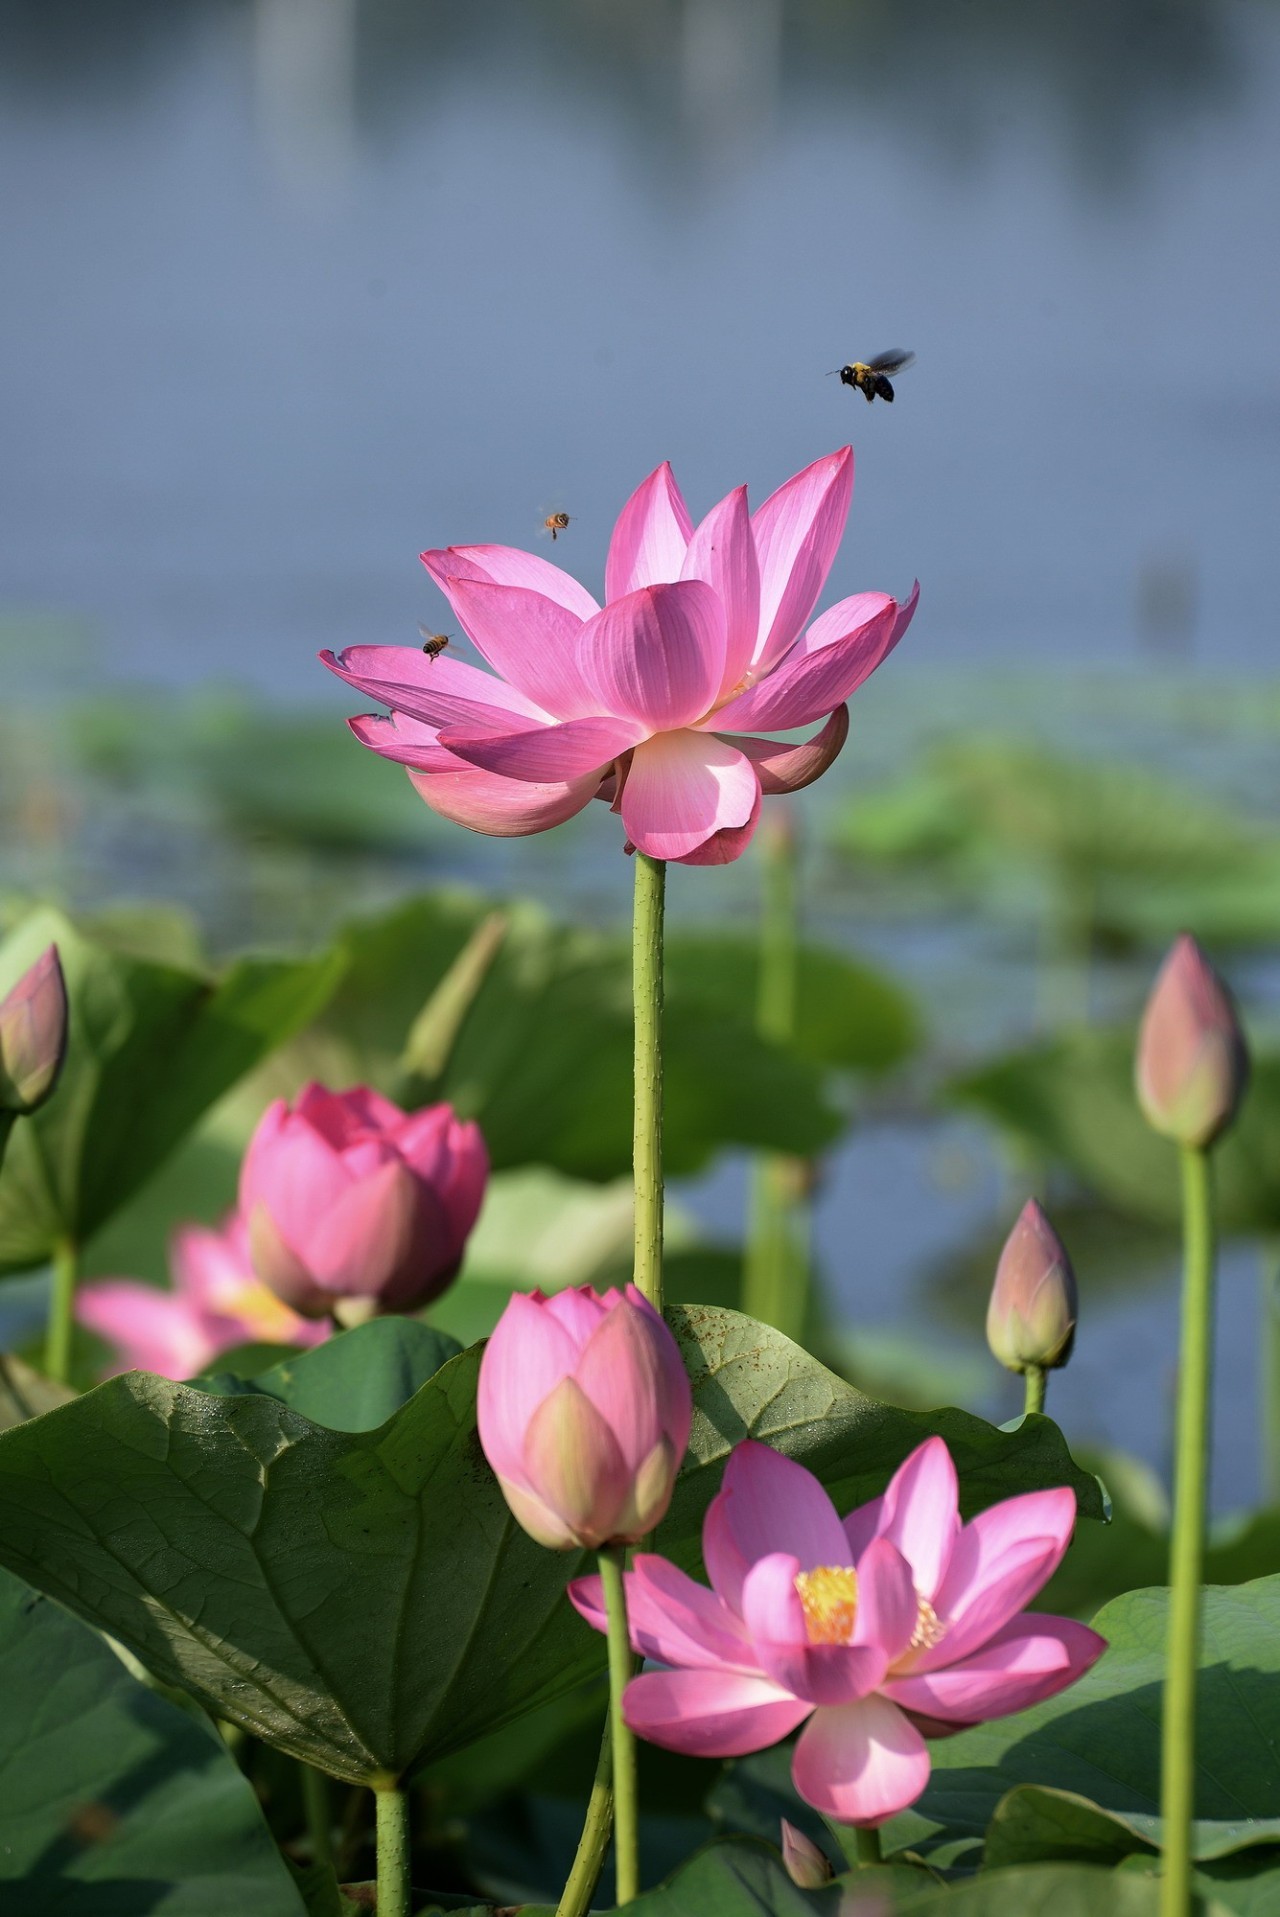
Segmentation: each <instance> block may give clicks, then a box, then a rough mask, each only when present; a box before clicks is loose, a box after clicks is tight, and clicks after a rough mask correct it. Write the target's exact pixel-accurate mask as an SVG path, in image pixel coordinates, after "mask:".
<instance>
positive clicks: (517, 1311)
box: [476, 1285, 693, 1551]
mask: <svg viewBox="0 0 1280 1917" xmlns="http://www.w3.org/2000/svg"><path fill="white" fill-rule="evenodd" d="M476 1416H477V1420H478V1422H479V1427H480V1443H481V1445H482V1446H483V1448H484V1454H485V1456H486V1458H488V1460H489V1463H490V1464H491V1465H492V1466H493V1470H494V1474H495V1476H496V1477H497V1480H498V1483H499V1484H500V1485H501V1486H502V1495H503V1497H504V1498H505V1499H506V1501H507V1503H508V1505H509V1506H510V1508H511V1512H512V1515H513V1516H514V1517H515V1519H516V1521H517V1523H518V1524H520V1525H522V1526H523V1527H524V1529H525V1530H526V1531H527V1532H528V1533H529V1535H530V1537H532V1538H536V1539H537V1541H538V1543H539V1544H545V1545H547V1546H549V1547H550V1549H551V1550H553V1551H572V1550H576V1549H579V1548H582V1547H586V1548H589V1549H596V1548H598V1547H599V1546H600V1545H602V1544H630V1543H632V1542H634V1541H635V1539H637V1538H642V1537H643V1536H644V1535H645V1533H646V1532H647V1531H651V1530H652V1529H653V1526H654V1525H655V1524H657V1522H658V1521H659V1519H660V1518H662V1517H663V1516H665V1514H666V1509H667V1506H668V1504H669V1503H670V1502H671V1489H672V1486H673V1485H674V1483H675V1480H676V1472H677V1471H678V1470H679V1469H680V1464H681V1460H682V1459H683V1457H684V1453H685V1446H686V1445H687V1444H688V1442H689V1425H690V1422H691V1420H692V1417H693V1394H692V1392H691V1390H690V1386H689V1377H688V1373H687V1372H686V1371H685V1368H684V1362H683V1360H682V1358H681V1356H680V1347H679V1346H678V1345H677V1344H676V1341H675V1339H674V1338H673V1337H672V1335H671V1333H670V1332H669V1331H668V1329H667V1327H666V1324H665V1323H664V1322H663V1320H662V1318H661V1317H660V1316H659V1314H658V1313H657V1312H656V1311H655V1310H654V1308H653V1306H652V1305H651V1304H650V1303H649V1301H648V1299H647V1298H645V1297H644V1296H643V1294H642V1293H641V1292H639V1291H637V1289H636V1287H635V1286H634V1285H628V1286H627V1289H626V1292H625V1293H622V1292H618V1291H607V1292H605V1294H604V1296H603V1297H601V1296H600V1295H599V1294H598V1293H597V1292H595V1291H593V1290H592V1289H591V1286H590V1285H580V1286H578V1287H576V1288H575V1289H571V1290H568V1291H561V1292H558V1293H557V1294H556V1296H555V1297H554V1298H546V1297H544V1296H543V1294H542V1293H541V1292H540V1291H533V1292H529V1293H527V1294H526V1293H523V1292H516V1293H515V1295H514V1296H513V1297H512V1299H511V1301H510V1303H509V1304H508V1305H507V1308H506V1310H505V1311H504V1312H503V1314H502V1316H501V1318H500V1319H499V1320H498V1324H497V1328H496V1329H495V1331H494V1334H493V1336H492V1337H491V1338H490V1340H489V1342H488V1344H487V1345H486V1346H485V1351H484V1357H483V1358H482V1359H481V1361H480V1384H479V1391H478V1397H477V1404H476Z"/></svg>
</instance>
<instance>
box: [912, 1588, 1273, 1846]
mask: <svg viewBox="0 0 1280 1917" xmlns="http://www.w3.org/2000/svg"><path fill="white" fill-rule="evenodd" d="M1168 1599H1169V1594H1168V1592H1167V1591H1166V1590H1149V1591H1130V1592H1127V1593H1126V1594H1125V1595H1124V1596H1123V1597H1119V1598H1116V1599H1115V1600H1114V1601H1113V1602H1112V1603H1110V1604H1107V1605H1104V1607H1103V1609H1102V1610H1101V1611H1100V1612H1099V1613H1098V1615H1097V1617H1096V1618H1095V1620H1094V1623H1095V1625H1096V1627H1097V1629H1098V1630H1099V1631H1101V1633H1102V1635H1103V1636H1104V1637H1105V1638H1106V1639H1107V1640H1108V1642H1109V1645H1110V1649H1109V1650H1108V1651H1107V1652H1106V1654H1105V1655H1104V1656H1103V1657H1102V1658H1101V1659H1100V1660H1099V1661H1098V1663H1097V1664H1096V1665H1095V1666H1094V1668H1093V1670H1092V1671H1090V1672H1089V1673H1088V1674H1087V1675H1086V1676H1085V1677H1083V1678H1081V1680H1080V1681H1079V1683H1077V1684H1074V1685H1072V1687H1071V1688H1070V1689H1069V1690H1067V1691H1064V1692H1062V1693H1061V1695H1060V1696H1058V1697H1055V1698H1051V1699H1050V1700H1049V1702H1048V1703H1047V1704H1041V1705H1038V1706H1037V1707H1036V1708H1035V1709H1033V1710H1029V1711H1023V1712H1021V1713H1019V1714H1018V1715H1017V1716H1016V1717H1009V1718H999V1719H997V1720H995V1721H994V1722H993V1723H990V1724H981V1725H977V1726H975V1728H974V1729H972V1730H968V1731H963V1732H961V1734H960V1735H959V1736H958V1737H953V1738H947V1739H944V1740H943V1741H942V1742H941V1743H938V1744H935V1745H934V1746H933V1775H932V1777H931V1778H930V1781H929V1786H928V1789H927V1790H926V1791H925V1794H924V1796H923V1797H922V1798H921V1799H920V1801H919V1803H918V1804H917V1805H916V1806H915V1808H914V1810H911V1811H908V1812H906V1813H905V1814H904V1815H903V1817H901V1818H899V1819H895V1820H894V1822H893V1823H892V1824H891V1825H890V1826H889V1827H888V1836H889V1839H890V1841H891V1842H893V1843H894V1844H895V1845H896V1844H902V1843H917V1844H920V1843H923V1844H926V1845H927V1844H928V1843H930V1842H931V1841H932V1840H933V1839H934V1838H936V1837H937V1836H938V1835H939V1834H942V1833H945V1834H946V1835H947V1836H948V1837H950V1838H954V1837H956V1836H957V1835H958V1834H969V1835H971V1836H975V1837H976V1836H980V1835H981V1834H982V1833H983V1832H985V1831H986V1829H987V1827H988V1825H989V1824H990V1823H991V1821H992V1818H993V1817H994V1816H995V1813H996V1810H997V1807H998V1805H999V1804H1000V1801H1001V1799H1003V1798H1004V1796H1005V1793H1006V1792H1007V1791H1009V1790H1010V1789H1012V1788H1014V1787H1015V1786H1018V1785H1028V1784H1035V1785H1043V1786H1047V1787H1049V1788H1051V1789H1053V1790H1057V1791H1065V1792H1072V1793H1074V1794H1075V1795H1076V1796H1078V1797H1080V1798H1083V1799H1086V1800H1088V1802H1089V1803H1090V1804H1092V1805H1093V1806H1096V1808H1097V1810H1098V1812H1099V1814H1101V1815H1105V1816H1106V1817H1108V1818H1109V1819H1110V1820H1111V1821H1112V1822H1113V1824H1115V1825H1116V1826H1117V1827H1118V1829H1119V1831H1120V1832H1122V1833H1127V1836H1126V1835H1119V1836H1118V1837H1117V1840H1116V1841H1117V1844H1118V1845H1119V1846H1120V1847H1126V1846H1127V1845H1128V1843H1129V1840H1130V1839H1137V1840H1138V1841H1139V1842H1141V1843H1148V1844H1151V1845H1153V1846H1158V1845H1159V1843H1160V1841H1161V1828H1162V1827H1161V1822H1160V1696H1161V1684H1162V1682H1163V1678H1164V1655H1165V1636H1166V1628H1167V1621H1168ZM1202 1641H1203V1650H1202V1653H1201V1666H1200V1677H1199V1682H1198V1685H1197V1693H1196V1697H1197V1701H1196V1811H1197V1822H1196V1824H1195V1827H1194V1833H1193V1836H1194V1854H1195V1856H1197V1857H1198V1858H1201V1859H1206V1860H1207V1859H1213V1858H1218V1857H1224V1856H1227V1855H1229V1854H1230V1853H1231V1852H1233V1851H1238V1850H1245V1849H1248V1848H1250V1847H1252V1846H1254V1845H1265V1844H1276V1843H1280V1577H1270V1578H1258V1579H1255V1580H1254V1582H1252V1583H1250V1584H1240V1585H1232V1586H1218V1585H1211V1586H1209V1587H1208V1588H1207V1589H1206V1591H1205V1594H1204V1611H1203V1626H1202ZM1004 1848H1005V1854H1007V1851H1008V1841H1007V1838H1006V1841H1005V1847H1004Z"/></svg>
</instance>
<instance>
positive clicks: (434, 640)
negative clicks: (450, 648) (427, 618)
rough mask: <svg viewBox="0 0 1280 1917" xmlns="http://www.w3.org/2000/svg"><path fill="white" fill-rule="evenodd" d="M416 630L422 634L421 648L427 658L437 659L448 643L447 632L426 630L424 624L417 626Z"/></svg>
mask: <svg viewBox="0 0 1280 1917" xmlns="http://www.w3.org/2000/svg"><path fill="white" fill-rule="evenodd" d="M418 631H419V632H420V633H421V634H422V650H423V651H424V652H425V653H426V655H427V657H428V659H438V658H439V657H440V654H441V653H442V652H443V651H444V649H445V647H446V646H447V645H448V643H449V635H448V633H447V632H428V631H427V629H426V627H425V626H419V627H418Z"/></svg>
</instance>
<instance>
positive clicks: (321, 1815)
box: [298, 1758, 333, 1865]
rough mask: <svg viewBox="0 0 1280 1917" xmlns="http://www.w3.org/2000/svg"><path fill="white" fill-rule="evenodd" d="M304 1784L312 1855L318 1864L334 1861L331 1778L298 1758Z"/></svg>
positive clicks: (303, 1800) (299, 1770)
mask: <svg viewBox="0 0 1280 1917" xmlns="http://www.w3.org/2000/svg"><path fill="white" fill-rule="evenodd" d="M298 1774H299V1779H300V1781H301V1784H302V1808H303V1810H304V1812H305V1814H306V1819H307V1835H308V1837H309V1838H310V1839H311V1855H312V1857H313V1858H314V1860H315V1862H316V1863H317V1864H330V1865H331V1864H332V1863H333V1833H332V1830H331V1828H330V1823H329V1780H328V1778H327V1777H326V1776H325V1775H324V1773H323V1771H318V1770H317V1769H316V1768H315V1766H314V1765H313V1764H304V1763H303V1761H302V1759H301V1758H299V1760H298Z"/></svg>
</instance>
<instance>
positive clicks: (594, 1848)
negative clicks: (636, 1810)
mask: <svg viewBox="0 0 1280 1917" xmlns="http://www.w3.org/2000/svg"><path fill="white" fill-rule="evenodd" d="M612 1836H613V1717H612V1714H610V1715H609V1716H608V1717H606V1719H605V1725H604V1736H603V1737H602V1738H601V1739H600V1755H599V1757H598V1758H597V1760H596V1774H595V1778H594V1780H593V1782H592V1785H591V1796H590V1798H589V1799H588V1800H587V1815H586V1818H585V1819H584V1821H583V1825H582V1835H581V1837H580V1838H579V1839H578V1848H577V1851H576V1853H575V1854H574V1859H573V1868H572V1869H571V1870H570V1872H569V1875H568V1877H567V1879H566V1880H565V1887H564V1889H563V1891H562V1892H561V1893H560V1902H559V1903H558V1904H557V1905H556V1917H587V1912H588V1911H589V1910H590V1908H591V1899H592V1896H593V1895H594V1893H595V1888H596V1885H597V1884H598V1883H599V1882H600V1872H601V1871H602V1870H603V1868H604V1860H605V1854H606V1852H607V1851H608V1849H609V1839H610V1838H611V1837H612Z"/></svg>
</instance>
